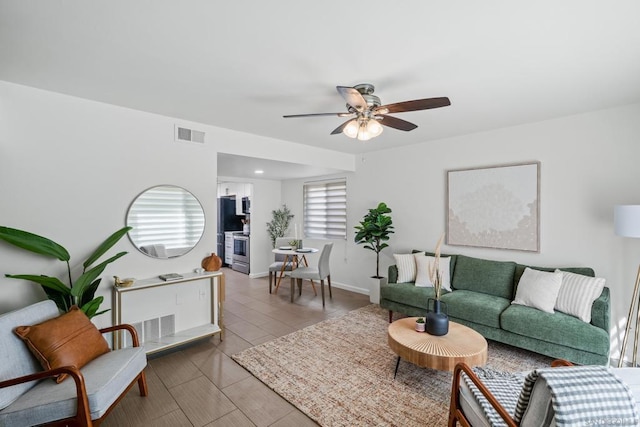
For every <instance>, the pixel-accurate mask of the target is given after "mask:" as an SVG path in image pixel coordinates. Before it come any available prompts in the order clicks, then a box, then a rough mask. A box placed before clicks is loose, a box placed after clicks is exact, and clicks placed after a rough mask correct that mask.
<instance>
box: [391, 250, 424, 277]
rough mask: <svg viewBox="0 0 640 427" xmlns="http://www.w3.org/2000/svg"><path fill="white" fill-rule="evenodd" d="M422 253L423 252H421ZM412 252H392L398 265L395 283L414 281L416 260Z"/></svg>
mask: <svg viewBox="0 0 640 427" xmlns="http://www.w3.org/2000/svg"><path fill="white" fill-rule="evenodd" d="M422 254H423V255H424V252H422ZM413 255H414V254H393V257H394V258H395V259H396V267H398V281H397V282H396V283H410V282H415V281H416V260H415V258H414V257H413Z"/></svg>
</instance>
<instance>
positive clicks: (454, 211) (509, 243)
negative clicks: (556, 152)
mask: <svg viewBox="0 0 640 427" xmlns="http://www.w3.org/2000/svg"><path fill="white" fill-rule="evenodd" d="M539 213H540V162H531V163H519V164H511V165H502V166H492V167H483V168H473V169H457V170H449V171H447V244H449V245H458V246H476V247H482V248H496V249H513V250H519V251H531V252H539V251H540V219H539V218H540V215H539Z"/></svg>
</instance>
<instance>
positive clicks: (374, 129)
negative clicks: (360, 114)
mask: <svg viewBox="0 0 640 427" xmlns="http://www.w3.org/2000/svg"><path fill="white" fill-rule="evenodd" d="M382 131H383V128H382V125H381V124H380V122H378V121H377V120H376V119H369V123H367V132H368V133H369V135H371V137H372V138H375V137H376V136H378V135H380V134H381V133H382Z"/></svg>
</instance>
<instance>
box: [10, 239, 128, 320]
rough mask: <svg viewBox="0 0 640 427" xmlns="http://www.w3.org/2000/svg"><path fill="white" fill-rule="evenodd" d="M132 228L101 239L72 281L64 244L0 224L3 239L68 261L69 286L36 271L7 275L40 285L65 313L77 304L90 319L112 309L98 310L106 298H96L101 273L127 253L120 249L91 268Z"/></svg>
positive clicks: (26, 248)
mask: <svg viewBox="0 0 640 427" xmlns="http://www.w3.org/2000/svg"><path fill="white" fill-rule="evenodd" d="M129 230H131V227H123V228H121V229H120V230H118V231H116V232H115V233H113V234H112V235H111V236H109V237H108V238H107V239H106V240H105V241H104V242H102V243H101V244H100V246H98V248H97V249H96V250H95V251H94V252H93V253H92V254H91V255H90V256H89V258H87V260H86V261H85V262H84V263H83V264H82V274H81V275H80V276H78V277H77V278H76V279H75V281H73V280H72V277H71V264H70V262H69V261H70V260H71V256H70V255H69V252H68V251H67V250H66V249H65V248H64V247H62V246H61V245H59V244H58V243H56V242H54V241H53V240H50V239H47V238H46V237H42V236H38V235H37V234H33V233H29V232H27V231H23V230H18V229H15V228H9V227H0V240H4V241H6V242H7V243H11V244H12V245H14V246H17V247H19V248H22V249H25V250H27V251H29V252H33V253H36V254H39V255H44V256H47V257H52V258H56V259H58V260H60V261H64V262H65V263H66V264H67V277H68V278H69V286H67V285H65V284H64V283H63V282H62V281H61V280H60V279H58V278H57V277H51V276H44V275H35V274H6V275H5V276H6V277H9V278H12V279H22V280H29V281H31V282H35V283H37V284H39V285H40V286H42V289H43V290H44V292H45V293H46V294H47V297H48V298H49V299H50V300H52V301H54V302H55V303H56V305H57V306H58V308H59V309H60V310H61V311H63V312H67V311H69V309H70V308H71V307H72V306H74V305H77V306H79V307H80V309H81V310H82V311H83V312H84V313H85V314H86V315H87V316H88V317H89V318H91V317H93V316H97V315H99V314H102V313H105V312H107V311H109V310H103V311H98V309H99V308H100V304H102V301H103V300H104V297H103V296H99V297H94V296H95V293H96V290H97V289H98V286H99V285H100V281H101V280H102V279H101V278H100V277H99V276H100V275H101V274H102V272H103V271H104V269H105V268H106V267H107V265H108V264H110V263H112V262H113V261H115V260H117V259H118V258H120V257H122V256H124V255H126V254H127V252H119V253H117V254H116V255H114V256H112V257H111V258H109V259H107V260H106V261H103V262H101V263H100V264H98V265H96V266H94V267H91V265H92V264H93V263H94V262H96V261H97V260H98V259H99V258H100V257H101V256H102V255H104V254H105V253H106V252H107V251H108V250H109V249H111V248H112V247H113V246H114V245H115V244H116V243H117V242H118V241H119V240H120V239H121V238H122V236H124V235H125V234H127V232H128V231H129Z"/></svg>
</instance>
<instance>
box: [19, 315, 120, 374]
mask: <svg viewBox="0 0 640 427" xmlns="http://www.w3.org/2000/svg"><path fill="white" fill-rule="evenodd" d="M14 332H15V333H16V334H17V335H18V336H19V337H20V338H22V339H23V340H24V342H25V343H26V344H27V346H28V347H29V350H31V352H32V353H33V354H34V355H35V356H36V358H37V359H38V361H39V362H40V364H41V365H42V367H43V368H44V369H45V370H49V369H54V368H59V367H62V366H75V367H76V368H78V369H80V368H82V367H83V366H84V365H86V364H87V363H89V362H91V361H92V360H93V359H95V358H96V357H98V356H100V355H102V354H104V353H107V352H109V346H108V345H107V342H106V341H105V339H104V338H103V337H102V334H101V333H100V331H98V328H96V326H95V325H94V324H93V323H91V320H89V318H88V317H87V316H86V314H84V312H82V310H80V309H79V308H78V306H75V305H74V306H73V307H71V308H70V309H69V312H67V313H65V314H63V315H61V316H59V317H56V318H54V319H50V320H47V321H45V322H42V323H39V324H37V325H33V326H18V327H17V328H16V329H15V330H14ZM66 377H67V375H66V374H62V375H58V376H57V378H56V382H57V383H61V382H62V381H64V379H65V378H66Z"/></svg>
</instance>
